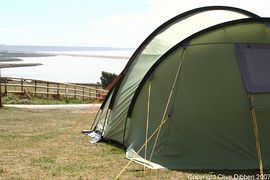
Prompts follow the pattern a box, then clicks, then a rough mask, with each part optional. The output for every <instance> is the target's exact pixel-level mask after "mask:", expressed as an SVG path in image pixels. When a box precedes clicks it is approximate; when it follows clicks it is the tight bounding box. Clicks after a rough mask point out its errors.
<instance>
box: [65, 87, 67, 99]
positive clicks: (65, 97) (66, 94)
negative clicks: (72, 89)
mask: <svg viewBox="0 0 270 180" xmlns="http://www.w3.org/2000/svg"><path fill="white" fill-rule="evenodd" d="M67 91H68V85H67V84H66V88H65V98H66V100H67V93H68V92H67Z"/></svg>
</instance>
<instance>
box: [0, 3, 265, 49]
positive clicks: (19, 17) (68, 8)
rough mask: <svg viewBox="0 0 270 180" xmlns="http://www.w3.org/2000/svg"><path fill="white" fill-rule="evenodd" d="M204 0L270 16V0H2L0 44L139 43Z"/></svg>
mask: <svg viewBox="0 0 270 180" xmlns="http://www.w3.org/2000/svg"><path fill="white" fill-rule="evenodd" d="M205 5H229V6H236V7H240V8H244V9H247V10H250V11H253V12H255V13H257V14H259V15H262V16H270V12H269V11H268V8H267V7H268V6H267V5H268V2H267V1H266V0H257V1H256V5H255V6H254V1H246V0H237V1H235V0H226V1H225V2H224V1H219V0H204V1H198V0H188V1H181V0H113V1H112V0H111V1H110V0H0V22H1V23H0V44H9V45H65V46H113V47H137V46H138V45H139V44H140V43H141V42H142V41H143V40H144V39H145V38H146V37H147V35H148V34H149V33H151V32H152V31H153V30H154V29H155V28H156V27H157V26H159V25H160V24H161V23H162V22H164V21H166V20H168V19H169V18H171V17H173V16H175V15H177V14H179V13H182V12H184V11H186V10H190V9H193V8H196V7H200V6H205Z"/></svg>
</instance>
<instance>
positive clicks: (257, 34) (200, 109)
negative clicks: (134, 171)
mask: <svg viewBox="0 0 270 180" xmlns="http://www.w3.org/2000/svg"><path fill="white" fill-rule="evenodd" d="M219 10H220V9H219ZM219 13H220V12H219ZM195 14H196V13H195ZM185 15H186V16H185V18H183V19H185V20H187V19H188V17H189V16H188V15H187V14H185ZM192 15H194V13H192ZM180 17H181V16H180ZM183 19H181V21H180V20H179V21H177V19H175V20H174V21H173V22H171V24H170V23H169V25H168V24H167V25H166V26H164V28H161V29H159V30H160V31H158V32H157V31H156V33H155V35H152V36H153V37H152V39H151V40H150V41H148V43H146V44H144V48H143V49H141V51H140V52H139V53H138V52H137V53H136V54H137V55H136V56H133V60H132V61H130V62H129V63H128V65H127V66H126V68H125V70H124V71H125V73H124V74H123V78H122V79H121V81H119V82H118V83H117V84H116V85H115V86H114V87H113V89H112V91H113V93H111V95H110V97H108V98H107V101H106V102H105V103H104V104H103V108H102V109H101V111H100V113H99V114H98V122H97V124H96V125H95V129H94V130H98V131H101V132H102V136H103V138H104V139H109V140H113V141H117V142H119V143H120V144H122V145H123V146H124V147H125V148H126V157H127V158H129V159H133V160H135V162H138V163H140V164H142V165H145V166H147V167H150V168H163V167H164V168H170V169H258V168H259V166H258V164H259V163H258V161H259V160H258V152H257V151H258V150H257V149H256V143H257V142H258V140H257V139H256V138H255V136H254V124H253V122H254V116H252V112H251V111H252V109H253V110H256V118H257V124H258V132H259V140H260V146H261V154H262V161H263V167H264V168H266V169H267V168H270V160H269V159H270V157H269V154H270V153H269V152H270V145H269V143H267V142H268V137H269V135H270V131H269V127H270V124H269V121H268V119H269V118H270V94H269V93H257V92H256V93H255V94H254V93H253V92H249V91H247V89H246V84H245V77H244V76H245V75H244V74H243V73H242V69H241V68H243V67H242V65H241V63H239V62H240V61H241V60H240V59H239V46H241V47H242V45H243V47H244V48H242V49H241V48H240V51H244V52H245V55H246V56H248V57H247V58H246V59H248V60H246V61H249V60H250V59H249V58H251V59H255V60H254V61H256V62H253V63H252V64H250V63H249V64H247V65H252V66H254V67H253V69H256V68H257V67H259V68H262V69H263V68H264V69H270V68H269V66H270V64H268V61H267V60H266V58H265V59H264V57H265V56H268V54H269V52H270V50H268V48H263V52H262V51H261V48H259V49H260V50H259V51H256V52H255V56H256V57H260V58H259V59H261V58H262V59H263V60H262V62H263V64H264V65H265V66H266V67H262V64H260V62H258V61H259V60H258V58H252V56H253V54H252V53H250V52H249V50H246V48H245V46H244V45H245V44H251V45H252V46H253V45H254V47H268V46H270V29H269V27H267V26H266V23H269V22H270V19H268V18H258V17H255V16H254V17H253V18H243V19H239V20H234V21H230V22H225V23H221V24H212V25H213V26H211V27H204V28H206V29H198V32H194V34H188V37H182V36H179V37H180V38H179V39H177V40H176V41H171V40H170V39H171V38H170V37H172V36H175V37H178V36H177V32H178V31H179V32H181V28H180V29H178V28H176V29H174V30H172V31H171V30H170V27H174V28H175V27H177V25H178V24H177V23H181V22H183ZM185 24H187V23H186V22H185ZM181 26H182V25H181ZM189 26H190V25H189ZM179 27H180V26H179ZM162 33H165V34H167V35H168V36H167V35H166V36H164V38H163V40H161V41H159V40H160V39H162V38H161V37H162V36H160V35H161V34H162ZM192 33H193V32H192ZM148 40H149V39H148ZM164 40H165V41H167V42H171V44H170V43H167V42H165V41H164ZM160 44H161V45H160ZM164 48H165V49H164ZM243 49H244V50H243ZM255 49H256V48H255ZM257 49H258V48H257ZM264 51H265V52H264ZM266 61H267V62H266ZM267 67H268V68H267ZM256 71H257V69H256ZM266 76H268V71H267V70H266V73H264V74H262V75H259V76H257V78H258V79H259V80H258V81H256V83H260V81H262V82H265V81H266V80H268V78H269V77H266ZM267 82H268V81H267ZM150 87H151V88H150ZM250 93H252V97H254V98H253V99H252V100H253V101H254V103H251V99H250V97H251V96H250ZM252 104H253V105H252ZM251 105H252V107H251ZM147 120H149V121H148V125H147ZM147 127H148V128H147ZM147 132H148V133H147ZM149 138H150V139H149ZM146 140H147V141H146ZM145 144H147V148H146V147H145V146H144V145H145Z"/></svg>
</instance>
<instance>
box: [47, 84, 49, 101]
mask: <svg viewBox="0 0 270 180" xmlns="http://www.w3.org/2000/svg"><path fill="white" fill-rule="evenodd" d="M48 98H49V83H48V82H47V99H48Z"/></svg>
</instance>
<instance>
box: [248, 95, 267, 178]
mask: <svg viewBox="0 0 270 180" xmlns="http://www.w3.org/2000/svg"><path fill="white" fill-rule="evenodd" d="M250 101H251V113H252V121H253V131H254V136H255V140H256V150H257V156H258V160H259V167H260V176H261V177H260V179H262V180H264V172H263V160H262V153H261V143H260V137H259V130H258V125H257V116H256V109H255V101H254V95H253V94H251V95H250Z"/></svg>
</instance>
